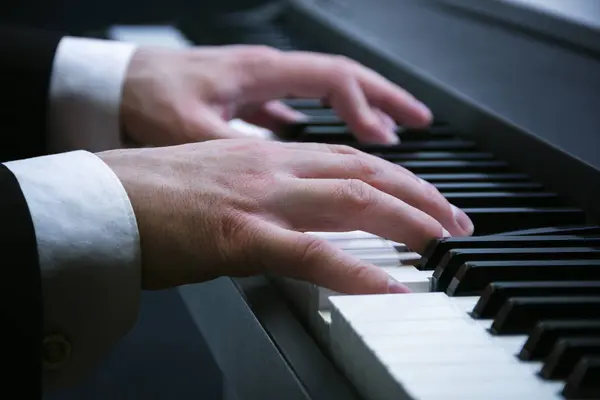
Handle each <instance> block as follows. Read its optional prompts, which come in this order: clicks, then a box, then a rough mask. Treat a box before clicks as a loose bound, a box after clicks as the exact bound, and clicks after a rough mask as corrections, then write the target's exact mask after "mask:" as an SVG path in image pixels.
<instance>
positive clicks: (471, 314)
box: [112, 0, 600, 400]
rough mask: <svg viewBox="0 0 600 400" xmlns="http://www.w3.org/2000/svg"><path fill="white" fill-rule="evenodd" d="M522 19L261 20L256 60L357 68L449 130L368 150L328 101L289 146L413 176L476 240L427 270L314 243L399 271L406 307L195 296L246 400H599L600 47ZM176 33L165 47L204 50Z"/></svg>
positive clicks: (396, 299) (227, 283)
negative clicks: (270, 55) (329, 151)
mask: <svg viewBox="0 0 600 400" xmlns="http://www.w3.org/2000/svg"><path fill="white" fill-rule="evenodd" d="M532 1H533V0H532ZM503 2H504V3H503ZM499 3H503V4H502V7H504V8H502V10H504V12H503V13H496V12H495V10H498V8H497V7H500V5H499ZM515 3H521V4H520V5H516V4H511V2H510V1H508V0H502V1H501V0H489V2H477V6H474V5H473V4H474V2H469V1H456V0H455V1H451V0H420V1H414V0H372V1H370V2H364V1H362V0H292V1H289V2H287V4H286V5H285V7H284V8H282V9H280V10H279V11H278V12H276V13H273V12H270V13H266V15H268V17H264V18H265V20H264V21H260V18H262V17H261V15H263V16H264V15H265V14H259V16H258V17H256V18H257V19H255V20H254V21H255V22H256V20H259V21H260V22H259V26H258V31H260V34H257V35H255V36H252V35H249V36H246V38H250V39H248V42H249V43H266V44H270V45H274V46H278V47H281V48H284V49H294V48H298V49H307V50H317V51H325V52H330V53H337V54H344V55H346V56H349V57H351V58H354V59H357V60H358V61H360V62H362V63H364V64H366V65H368V66H370V67H372V68H374V69H375V70H377V71H379V72H380V73H382V74H383V75H385V76H386V77H388V78H389V79H391V80H393V81H395V82H397V83H399V84H401V85H402V86H403V87H405V88H407V89H408V90H409V91H411V92H412V93H414V94H415V95H416V96H417V97H418V98H420V99H421V100H423V101H424V102H425V103H426V104H428V105H429V106H430V107H431V108H432V110H433V112H434V115H435V123H434V124H433V125H432V126H431V127H430V128H429V129H425V130H410V129H402V128H399V132H398V134H399V136H400V138H401V140H402V143H401V144H399V145H394V146H377V145H364V144H360V143H358V142H356V141H355V140H354V139H353V136H352V135H351V133H350V132H348V129H347V127H346V126H345V125H344V123H343V122H342V121H340V120H339V118H338V117H337V116H336V115H335V113H333V112H332V111H331V110H330V109H328V108H326V107H323V106H322V105H321V104H320V103H319V102H317V101H315V100H311V99H289V100H287V101H288V104H290V105H291V106H292V107H294V108H296V109H298V110H300V111H302V112H305V113H306V114H307V115H309V116H310V117H311V118H310V119H309V121H308V122H306V123H302V124H297V125H293V126H290V127H289V129H288V130H287V134H286V135H285V137H284V140H290V141H301V142H302V141H318V142H326V143H342V144H347V145H350V146H355V147H357V148H360V149H361V150H363V151H366V152H369V153H371V154H374V155H377V156H379V157H382V158H384V159H386V160H388V161H390V162H394V163H398V164H400V165H403V166H405V167H406V168H408V169H410V170H412V171H414V172H415V173H416V174H418V175H419V176H421V177H422V178H423V179H426V180H428V181H430V182H432V183H433V184H434V185H436V186H437V187H438V189H439V190H440V191H441V192H442V193H443V194H444V195H446V196H447V197H448V198H449V199H451V201H452V202H453V203H454V204H456V205H457V206H460V207H461V208H463V209H464V210H465V211H466V212H467V214H469V215H470V216H471V218H472V219H473V220H474V222H475V227H476V231H475V235H474V236H473V237H469V238H445V239H440V240H436V241H434V242H432V243H431V244H430V246H429V248H428V249H427V250H426V251H425V252H424V253H423V254H416V253H414V252H411V251H410V249H409V248H407V247H406V246H405V245H403V244H402V243H394V242H391V241H389V240H386V239H384V238H380V237H377V236H374V235H372V234H369V233H366V232H360V231H356V232H342V233H324V232H311V233H309V234H314V235H318V236H321V237H323V238H325V239H327V240H329V241H331V242H332V243H334V244H336V245H338V246H340V247H341V248H343V249H344V250H345V251H348V252H350V253H352V254H354V255H355V256H357V257H359V258H362V259H364V260H368V261H370V262H372V263H373V264H375V265H377V266H379V267H381V268H384V269H385V270H386V271H388V273H389V274H390V275H392V276H394V277H395V278H396V279H397V280H399V281H401V282H404V283H405V284H407V285H408V286H409V287H411V289H412V290H413V293H411V294H406V295H369V296H348V295H343V294H339V293H333V292H331V291H329V290H326V289H324V288H320V287H316V286H314V285H311V284H308V283H305V282H300V281H295V280H291V279H283V278H280V277H273V276H269V277H253V278H244V279H229V278H221V279H218V280H215V281H213V282H208V283H204V284H202V285H190V286H186V287H183V288H181V289H180V293H181V296H182V298H183V299H184V301H185V303H186V306H187V307H188V311H189V313H190V315H191V316H192V318H193V319H194V321H195V322H196V324H197V326H198V329H199V330H200V332H201V333H202V334H203V336H204V338H205V339H206V341H207V342H208V344H209V346H210V347H211V350H212V352H213V355H214V357H215V359H216V361H217V363H218V364H219V366H220V368H221V369H222V371H223V373H224V375H225V379H226V380H227V381H228V382H229V383H230V384H231V386H232V390H233V392H234V394H233V396H234V397H235V398H239V399H245V398H249V399H257V398H260V399H271V398H273V399H282V398H285V399H365V400H370V399H372V400H384V399H415V400H425V399H427V400H429V399H536V400H537V399H600V201H598V199H600V152H599V149H600V128H599V127H600V115H599V113H598V111H597V108H598V105H599V104H600V52H599V51H598V49H597V48H595V47H594V46H593V45H590V42H589V38H590V37H591V36H593V35H597V34H598V31H597V30H595V28H594V27H593V26H590V25H589V24H587V25H586V24H584V23H578V22H573V20H572V19H561V18H560V16H559V15H558V16H557V15H552V16H551V17H549V16H548V15H545V14H542V12H541V11H539V10H536V9H532V8H525V7H523V6H522V3H524V2H523V1H520V2H515ZM494 7H496V8H494ZM507 10H509V11H507ZM588 16H589V15H588ZM597 17H598V15H597ZM598 20H600V19H598ZM548 21H550V22H552V23H555V24H557V25H556V26H557V27H558V28H557V29H550V28H551V27H550V28H549V27H548V25H547V23H548ZM557 21H558V22H557ZM261 24H264V25H261ZM186 26H187V27H188V28H189V24H188V25H186ZM144 29H146V31H143V35H142V36H143V40H148V36H147V34H148V31H147V28H144ZM150 31H152V29H150ZM161 31H162V36H161V37H163V39H164V38H166V37H167V36H168V38H167V39H164V40H166V42H164V43H167V44H168V45H175V46H188V45H190V43H198V42H201V41H200V40H199V39H197V37H198V36H197V35H198V34H197V32H194V31H193V29H192V31H186V30H185V29H181V30H179V29H178V28H177V27H166V28H161ZM112 32H113V33H112V35H113V36H114V37H116V38H120V39H124V40H130V39H131V38H132V37H133V36H135V34H139V33H140V30H139V29H138V30H128V29H125V30H123V29H121V28H115V29H113V30H112ZM132 32H133V33H132ZM136 32H137V33H136ZM156 32H158V31H156ZM265 32H266V33H265ZM150 33H152V32H150ZM127 35H133V36H129V37H128V36H127ZM144 35H146V36H144ZM150 36H152V34H150ZM195 38H196V39H195ZM158 40H159V39H157V38H151V39H150V41H153V42H154V41H155V42H156V43H158ZM161 40H162V39H161ZM239 126H241V127H242V128H241V129H243V124H242V125H239ZM258 132H259V133H260V132H261V131H260V130H258Z"/></svg>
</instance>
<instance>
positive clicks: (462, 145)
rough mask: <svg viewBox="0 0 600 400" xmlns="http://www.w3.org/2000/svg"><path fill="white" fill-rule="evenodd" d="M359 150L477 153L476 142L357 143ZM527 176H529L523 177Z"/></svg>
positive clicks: (366, 151) (356, 146)
mask: <svg viewBox="0 0 600 400" xmlns="http://www.w3.org/2000/svg"><path fill="white" fill-rule="evenodd" d="M352 147H354V148H355V149H357V150H360V151H362V152H365V153H383V154H387V153H413V152H415V151H453V152H465V151H469V152H472V151H477V146H476V145H475V142H472V141H470V140H462V139H456V140H428V141H423V142H407V143H401V144H395V145H386V144H367V143H357V144H353V145H352ZM523 176H527V175H523Z"/></svg>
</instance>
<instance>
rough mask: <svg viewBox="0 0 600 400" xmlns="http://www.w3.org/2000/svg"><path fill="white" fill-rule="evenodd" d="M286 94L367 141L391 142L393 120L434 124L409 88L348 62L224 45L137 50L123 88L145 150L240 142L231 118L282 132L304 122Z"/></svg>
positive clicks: (128, 116) (131, 128)
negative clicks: (325, 110)
mask: <svg viewBox="0 0 600 400" xmlns="http://www.w3.org/2000/svg"><path fill="white" fill-rule="evenodd" d="M286 97H301V98H317V99H321V100H322V101H323V102H325V103H327V104H329V105H331V106H332V107H333V108H334V109H335V110H336V112H337V113H338V115H339V116H340V117H341V118H342V119H344V120H345V121H346V122H347V123H348V125H349V127H350V129H351V130H352V131H353V132H355V134H356V136H357V137H358V139H360V140H362V141H364V142H371V143H393V142H394V141H395V140H396V139H397V135H396V134H395V133H394V128H395V122H394V121H396V122H397V123H401V124H403V125H405V126H409V127H423V126H426V125H428V124H429V123H430V120H431V113H430V111H429V110H428V109H427V108H426V107H425V106H424V105H423V104H422V103H420V102H419V101H417V100H416V99H415V98H414V97H412V96H411V95H410V94H408V93H407V92H406V91H404V90H402V89H401V88H399V87H397V86H396V85H394V84H392V83H391V82H389V81H388V80H386V79H385V78H383V77H382V76H380V75H378V74H377V73H375V72H374V71H372V70H370V69H367V68H366V67H364V66H362V65H360V64H358V63H356V62H354V61H351V60H348V59H346V58H341V57H339V56H329V55H324V54H317V53H304V52H281V51H278V50H275V49H271V48H265V47H259V46H225V47H200V48H193V49H188V50H169V49H147V48H142V49H140V50H138V51H137V52H136V54H135V55H134V56H133V59H132V60H131V63H130V65H129V69H128V72H127V77H126V81H125V85H124V91H123V99H122V105H121V116H122V124H123V127H124V130H125V133H126V135H127V136H128V137H129V139H131V140H133V141H134V142H136V143H138V144H144V145H158V146H163V145H172V144H182V143H189V142H196V141H204V140H210V139H224V138H241V137H244V134H242V133H240V132H237V131H235V130H233V129H232V128H231V127H229V126H228V124H227V122H228V121H229V120H231V119H233V118H241V119H244V120H245V121H247V122H250V123H253V124H255V125H258V126H262V127H264V128H267V129H269V130H272V131H274V132H277V131H279V130H280V129H281V127H282V126H284V125H285V124H289V123H290V122H295V121H298V120H299V119H302V118H303V116H302V115H301V114H298V112H296V111H294V110H292V109H290V108H288V107H286V106H285V105H284V104H283V103H281V102H279V101H277V99H282V98H286Z"/></svg>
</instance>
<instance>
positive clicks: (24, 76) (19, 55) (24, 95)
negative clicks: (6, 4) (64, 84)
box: [0, 26, 61, 161]
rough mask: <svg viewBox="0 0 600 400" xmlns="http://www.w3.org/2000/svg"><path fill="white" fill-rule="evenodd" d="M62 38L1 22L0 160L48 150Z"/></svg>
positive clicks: (24, 156) (31, 155) (37, 154)
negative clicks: (50, 103) (50, 106)
mask: <svg viewBox="0 0 600 400" xmlns="http://www.w3.org/2000/svg"><path fill="white" fill-rule="evenodd" d="M60 39H61V36H60V35H56V34H51V33H47V32H41V31H35V30H27V29H20V28H15V27H7V26H0V93H1V94H2V97H3V101H2V106H0V161H10V160H16V159H21V158H29V157H35V156H39V155H43V154H45V152H46V135H47V132H46V131H47V129H46V127H47V108H48V107H47V105H48V93H49V88H50V77H51V74H52V64H53V61H54V54H55V52H56V48H57V46H58V43H59V41H60Z"/></svg>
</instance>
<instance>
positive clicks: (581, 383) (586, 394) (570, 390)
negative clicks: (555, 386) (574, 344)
mask: <svg viewBox="0 0 600 400" xmlns="http://www.w3.org/2000/svg"><path fill="white" fill-rule="evenodd" d="M562 394H563V395H564V396H565V397H566V398H567V399H579V400H582V399H595V400H598V399H600V357H598V356H586V357H583V358H582V359H581V360H580V361H579V363H577V365H576V366H575V368H574V369H573V372H572V373H571V375H569V377H568V378H567V383H566V384H565V387H564V389H563V392H562Z"/></svg>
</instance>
